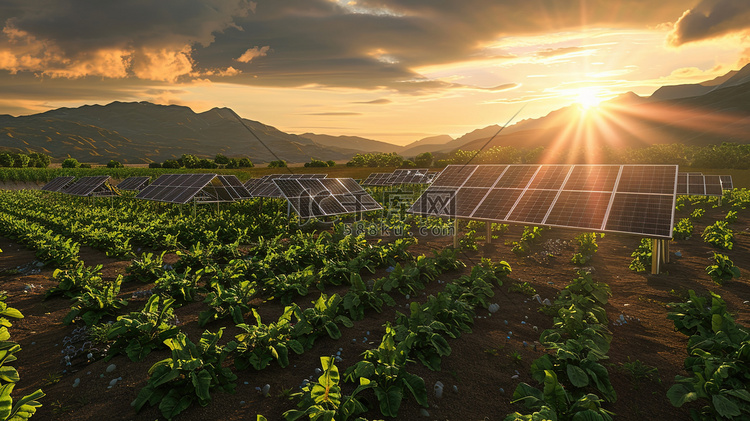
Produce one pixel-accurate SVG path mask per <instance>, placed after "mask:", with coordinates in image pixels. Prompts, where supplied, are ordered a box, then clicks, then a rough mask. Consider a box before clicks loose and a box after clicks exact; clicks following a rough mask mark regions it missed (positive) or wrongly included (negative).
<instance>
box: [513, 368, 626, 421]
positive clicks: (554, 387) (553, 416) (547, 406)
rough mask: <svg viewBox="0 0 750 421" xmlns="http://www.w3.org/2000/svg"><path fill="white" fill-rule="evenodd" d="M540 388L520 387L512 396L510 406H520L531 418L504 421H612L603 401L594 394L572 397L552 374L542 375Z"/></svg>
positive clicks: (523, 384)
mask: <svg viewBox="0 0 750 421" xmlns="http://www.w3.org/2000/svg"><path fill="white" fill-rule="evenodd" d="M542 385H543V388H542V390H539V389H537V388H535V387H533V386H530V385H528V384H526V383H521V384H519V385H518V387H517V388H516V390H515V392H513V403H516V402H523V404H524V405H525V406H526V409H529V410H531V411H533V412H532V413H531V414H526V415H524V414H521V413H519V412H515V413H513V414H510V415H508V416H507V417H505V421H536V420H601V421H611V420H612V415H614V414H613V413H612V412H609V411H607V410H606V409H604V408H602V400H601V399H599V397H598V396H596V395H594V394H587V395H582V396H580V397H577V398H576V397H574V396H571V393H569V392H568V391H566V390H565V388H563V386H562V385H561V384H560V383H559V382H558V380H557V375H556V374H555V372H554V371H552V370H545V371H544V379H543V382H542Z"/></svg>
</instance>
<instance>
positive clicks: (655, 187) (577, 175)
mask: <svg viewBox="0 0 750 421" xmlns="http://www.w3.org/2000/svg"><path fill="white" fill-rule="evenodd" d="M677 172H678V170H677V166H676V165H464V166H462V165H450V166H448V167H446V169H445V170H443V172H442V173H440V175H439V176H438V177H437V178H436V179H435V181H433V183H432V184H431V185H430V187H429V188H428V189H427V190H426V191H425V192H424V193H423V194H422V195H421V196H420V197H419V198H418V199H417V200H416V202H415V203H414V204H413V205H412V207H411V208H409V212H410V213H414V214H420V215H427V216H447V217H451V218H454V219H455V220H456V221H458V220H459V219H474V220H483V221H491V222H500V223H517V224H526V225H540V226H551V227H561V228H572V229H581V230H587V231H600V232H618V233H626V234H634V235H640V236H644V237H648V238H652V239H653V244H654V246H655V247H654V263H655V264H654V265H652V268H653V270H654V271H655V272H658V260H659V259H657V256H661V257H662V258H663V259H666V258H667V256H668V253H667V250H666V247H667V244H668V243H667V242H666V241H665V240H668V239H670V238H671V237H672V229H673V226H674V210H675V197H676V191H677ZM488 227H489V224H488ZM456 234H457V230H456ZM487 238H488V239H491V237H490V236H489V235H488V236H487ZM454 240H455V241H456V242H457V241H458V237H455V238H454Z"/></svg>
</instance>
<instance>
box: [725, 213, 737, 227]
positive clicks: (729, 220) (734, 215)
mask: <svg viewBox="0 0 750 421" xmlns="http://www.w3.org/2000/svg"><path fill="white" fill-rule="evenodd" d="M724 221H726V222H727V223H730V224H732V223H734V222H737V211H736V210H730V211H729V212H727V214H726V216H724Z"/></svg>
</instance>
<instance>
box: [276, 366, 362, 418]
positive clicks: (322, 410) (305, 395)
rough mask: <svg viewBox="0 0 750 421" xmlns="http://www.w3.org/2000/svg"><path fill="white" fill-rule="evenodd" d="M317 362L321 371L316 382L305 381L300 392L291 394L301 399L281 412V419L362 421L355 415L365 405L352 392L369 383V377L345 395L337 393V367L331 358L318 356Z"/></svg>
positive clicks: (338, 389) (358, 390)
mask: <svg viewBox="0 0 750 421" xmlns="http://www.w3.org/2000/svg"><path fill="white" fill-rule="evenodd" d="M320 365H321V367H322V369H323V373H322V374H321V375H320V377H318V381H317V382H310V383H308V384H307V385H305V386H304V387H303V388H302V391H301V392H298V393H295V394H293V395H292V396H293V397H299V398H301V399H300V402H299V403H298V404H297V408H299V409H292V410H289V411H286V412H284V419H285V420H288V421H295V420H298V419H300V418H304V417H308V418H309V419H310V420H330V421H346V420H349V419H351V420H355V421H357V420H362V419H361V418H359V417H357V416H358V415H359V414H362V413H364V412H366V411H367V408H366V407H365V405H364V404H363V403H362V402H360V401H359V400H358V399H357V398H356V395H357V394H359V393H360V392H361V391H363V390H365V389H369V388H370V387H372V386H373V385H372V384H371V382H370V380H368V379H366V378H360V383H359V386H357V388H356V389H354V391H353V392H352V394H351V395H349V396H347V395H344V394H343V393H342V392H341V386H339V370H338V368H337V367H336V365H335V364H334V363H333V357H320Z"/></svg>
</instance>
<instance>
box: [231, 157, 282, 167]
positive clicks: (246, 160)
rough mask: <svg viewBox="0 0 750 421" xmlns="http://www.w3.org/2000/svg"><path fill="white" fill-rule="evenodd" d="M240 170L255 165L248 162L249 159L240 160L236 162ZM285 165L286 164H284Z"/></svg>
mask: <svg viewBox="0 0 750 421" xmlns="http://www.w3.org/2000/svg"><path fill="white" fill-rule="evenodd" d="M238 164H239V166H240V168H252V167H254V166H255V165H253V163H252V162H251V161H250V158H240V160H239V161H238ZM285 164H286V163H285Z"/></svg>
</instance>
